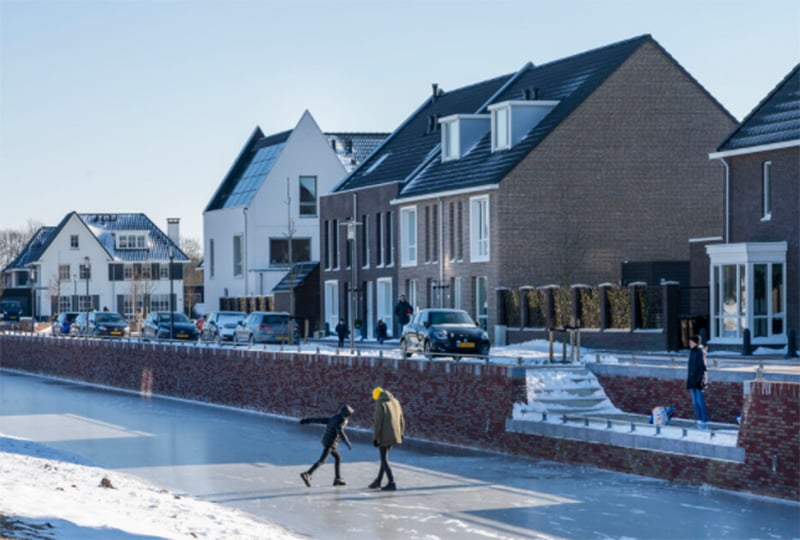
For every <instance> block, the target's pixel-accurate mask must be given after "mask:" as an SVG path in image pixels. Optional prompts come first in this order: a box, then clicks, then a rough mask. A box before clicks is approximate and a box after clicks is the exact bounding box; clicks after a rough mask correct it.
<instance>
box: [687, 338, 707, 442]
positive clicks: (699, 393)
mask: <svg viewBox="0 0 800 540" xmlns="http://www.w3.org/2000/svg"><path fill="white" fill-rule="evenodd" d="M706 371H707V370H706V360H705V355H704V354H703V347H702V345H701V344H700V336H697V335H694V336H692V337H690V338H689V363H688V366H687V373H686V388H687V389H688V390H689V392H690V393H691V394H692V406H693V407H694V415H695V417H696V418H697V427H698V428H700V429H708V419H707V417H706V398H705V395H703V391H704V390H705V388H706V386H707V385H708V383H707V381H708V378H707V375H706Z"/></svg>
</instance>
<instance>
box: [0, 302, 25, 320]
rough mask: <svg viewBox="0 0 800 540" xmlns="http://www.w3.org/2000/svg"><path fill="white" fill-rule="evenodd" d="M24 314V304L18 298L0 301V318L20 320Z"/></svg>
mask: <svg viewBox="0 0 800 540" xmlns="http://www.w3.org/2000/svg"><path fill="white" fill-rule="evenodd" d="M21 315H22V304H20V303H19V302H17V301H16V300H3V301H0V320H3V321H6V322H19V318H20V316H21Z"/></svg>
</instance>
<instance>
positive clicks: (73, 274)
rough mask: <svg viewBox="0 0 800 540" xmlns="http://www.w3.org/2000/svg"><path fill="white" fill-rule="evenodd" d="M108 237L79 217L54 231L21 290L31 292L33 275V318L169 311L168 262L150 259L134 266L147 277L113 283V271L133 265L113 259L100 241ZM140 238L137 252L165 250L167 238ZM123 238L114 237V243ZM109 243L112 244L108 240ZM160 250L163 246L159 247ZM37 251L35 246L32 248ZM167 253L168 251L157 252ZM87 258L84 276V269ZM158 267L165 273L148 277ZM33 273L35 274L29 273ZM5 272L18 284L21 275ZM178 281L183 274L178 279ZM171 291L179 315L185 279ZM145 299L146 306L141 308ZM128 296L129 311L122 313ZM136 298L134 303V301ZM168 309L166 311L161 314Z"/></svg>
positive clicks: (143, 233) (17, 271)
mask: <svg viewBox="0 0 800 540" xmlns="http://www.w3.org/2000/svg"><path fill="white" fill-rule="evenodd" d="M109 234H110V233H108V231H106V230H104V229H102V227H97V228H94V227H93V226H92V225H91V223H89V224H87V223H85V222H84V221H83V220H82V219H81V218H80V217H79V216H78V215H77V214H74V213H73V214H72V215H70V216H69V218H68V219H67V220H66V221H65V222H64V223H63V224H62V226H61V227H60V229H58V230H57V231H55V233H54V236H53V238H52V239H50V241H49V245H47V247H46V248H45V249H44V250H43V251H42V252H41V254H40V255H39V256H38V257H37V258H36V260H33V261H31V262H30V263H28V264H26V266H25V268H26V269H27V274H28V275H27V276H26V278H27V279H26V282H27V283H26V284H25V286H27V287H31V282H30V280H29V278H30V276H31V275H34V276H35V281H34V282H33V283H32V285H33V294H32V296H33V299H34V314H35V316H36V317H37V318H38V319H40V320H41V319H45V318H50V317H52V316H53V315H55V314H57V313H58V312H60V311H84V310H86V309H98V310H100V309H103V308H108V309H109V310H111V311H118V312H120V313H122V314H123V316H126V318H128V319H133V318H135V316H136V315H141V313H137V312H140V311H141V308H142V307H143V308H144V311H145V312H147V311H148V310H150V309H151V308H152V307H153V305H154V304H153V303H154V302H155V303H159V302H160V305H159V306H158V307H159V309H161V308H162V306H164V305H165V306H169V294H170V280H169V273H168V269H169V259H168V258H161V259H158V258H154V257H152V256H148V258H147V259H146V260H144V261H141V262H139V263H137V264H138V265H139V267H141V266H142V265H146V266H147V268H148V277H147V279H143V278H142V277H141V276H139V277H138V278H134V277H133V273H132V272H129V271H128V270H129V269H128V268H126V269H125V272H123V273H122V275H123V276H128V275H130V277H129V278H127V279H126V278H125V277H123V279H121V280H113V279H112V276H113V275H114V271H113V269H112V268H111V266H112V265H122V266H123V267H126V266H128V267H130V269H132V268H133V265H134V263H131V262H128V261H123V260H121V259H120V258H118V257H115V256H113V255H112V254H111V252H109V250H108V249H106V247H105V246H104V245H103V243H102V242H101V241H100V239H99V237H100V236H101V235H109ZM134 234H135V237H139V236H143V237H144V238H145V239H146V240H145V242H146V245H147V247H148V249H147V250H138V251H139V252H143V251H147V252H148V253H152V252H154V250H153V249H152V248H153V246H154V245H158V244H163V245H164V246H165V245H166V236H165V235H163V234H161V235H158V234H156V233H154V232H153V231H151V230H146V229H144V228H143V229H141V230H137V231H132V236H133V235H134ZM121 235H122V233H120V232H119V231H118V232H116V234H115V236H114V237H115V238H118V237H119V236H121ZM112 241H113V240H112ZM162 247H163V246H162ZM32 248H36V246H32ZM158 251H160V252H164V253H166V252H167V250H166V248H165V247H164V248H163V249H160V250H158ZM87 258H88V263H89V264H88V272H87V271H86V270H85V269H84V266H85V264H86V260H87ZM174 262H175V264H176V265H177V264H183V263H185V262H186V261H185V257H184V255H183V254H181V253H179V252H178V256H177V257H176V259H175V261H174ZM156 266H159V267H162V268H163V269H162V270H161V271H160V272H158V273H157V274H155V273H154V272H150V271H151V270H152V269H153V268H155V267H156ZM31 270H33V272H31ZM7 272H9V273H11V274H12V275H15V276H16V278H15V279H14V280H12V282H11V286H12V287H14V286H16V285H18V284H19V283H15V282H14V281H15V280H18V278H19V277H20V274H21V273H25V270H23V269H10V270H7ZM181 275H182V274H181ZM172 291H173V295H174V296H175V306H176V310H177V311H181V308H180V306H183V279H173V280H172ZM145 295H146V297H147V299H148V305H146V306H144V305H143V303H144V299H145ZM126 296H129V297H130V298H129V299H127V300H128V301H127V304H128V305H129V306H130V309H129V311H128V312H127V313H126V312H125V305H126ZM134 298H135V300H134ZM135 304H138V305H139V306H140V309H138V310H136V311H137V312H134V309H133V305H135ZM164 309H166V308H164Z"/></svg>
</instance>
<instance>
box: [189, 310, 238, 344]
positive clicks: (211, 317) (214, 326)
mask: <svg viewBox="0 0 800 540" xmlns="http://www.w3.org/2000/svg"><path fill="white" fill-rule="evenodd" d="M245 318H247V313H245V312H244V311H214V312H212V313H209V314H208V315H206V318H205V322H204V323H203V331H202V332H201V334H200V336H201V337H202V338H203V339H204V340H206V341H216V342H217V343H221V342H223V341H233V334H234V332H235V331H236V325H237V324H239V323H240V322H242V321H244V320H245Z"/></svg>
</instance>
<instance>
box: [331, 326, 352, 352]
mask: <svg viewBox="0 0 800 540" xmlns="http://www.w3.org/2000/svg"><path fill="white" fill-rule="evenodd" d="M334 330H335V331H336V335H337V336H339V348H342V347H344V338H346V337H347V334H349V333H350V330H348V329H347V324H345V322H344V319H339V324H337V325H336V328H335V329H334Z"/></svg>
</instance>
